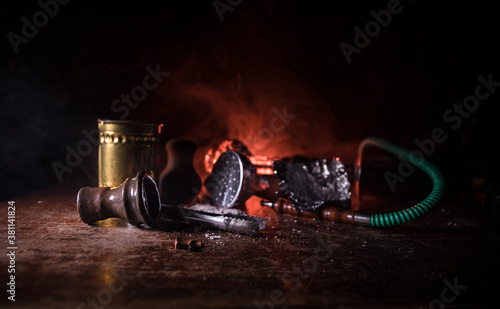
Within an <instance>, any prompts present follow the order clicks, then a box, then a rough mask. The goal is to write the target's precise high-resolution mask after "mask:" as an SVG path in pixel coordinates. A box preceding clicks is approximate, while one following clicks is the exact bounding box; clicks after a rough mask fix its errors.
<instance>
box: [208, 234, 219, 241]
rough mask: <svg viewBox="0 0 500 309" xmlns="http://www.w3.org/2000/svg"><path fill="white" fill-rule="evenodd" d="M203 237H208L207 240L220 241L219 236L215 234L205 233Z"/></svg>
mask: <svg viewBox="0 0 500 309" xmlns="http://www.w3.org/2000/svg"><path fill="white" fill-rule="evenodd" d="M205 237H208V238H209V239H212V240H213V239H220V238H221V237H222V236H220V235H216V234H214V233H206V234H205Z"/></svg>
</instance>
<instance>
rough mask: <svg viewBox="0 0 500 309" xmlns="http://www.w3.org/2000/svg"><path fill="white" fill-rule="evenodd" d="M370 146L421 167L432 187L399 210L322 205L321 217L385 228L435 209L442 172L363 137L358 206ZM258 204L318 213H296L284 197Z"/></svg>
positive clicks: (441, 188)
mask: <svg viewBox="0 0 500 309" xmlns="http://www.w3.org/2000/svg"><path fill="white" fill-rule="evenodd" d="M369 145H372V146H377V147H379V148H381V149H384V150H386V151H388V152H390V153H392V154H394V155H396V156H399V157H401V158H403V159H404V160H407V161H408V162H410V163H411V164H413V165H415V166H417V167H418V168H420V169H421V170H422V171H423V172H425V173H426V174H427V175H428V176H429V177H430V178H431V180H432V183H433V188H432V191H431V193H430V194H429V195H428V196H427V197H426V198H425V199H424V200H423V201H421V202H420V203H418V204H415V205H413V206H411V207H409V208H407V209H404V210H401V211H396V212H389V213H378V214H370V213H362V212H358V211H356V210H346V209H340V208H336V207H325V208H323V209H321V211H320V213H319V218H320V219H323V220H328V221H333V222H343V223H351V224H352V225H360V226H366V227H388V226H394V225H399V224H403V223H406V222H409V221H413V220H415V219H418V218H420V217H421V216H423V215H425V214H427V213H428V212H430V211H431V210H432V209H434V207H436V205H437V204H438V202H439V200H440V199H441V197H442V195H443V192H444V179H443V175H442V174H441V172H440V171H439V170H438V169H437V168H436V167H435V166H434V165H432V164H431V163H430V162H428V161H427V160H425V159H424V158H422V157H419V156H417V155H415V154H412V153H410V152H409V151H407V150H405V149H403V148H401V147H399V146H396V145H394V144H393V143H391V142H388V141H386V140H384V139H382V138H378V137H368V138H366V139H365V140H363V141H362V142H361V144H360V145H359V148H358V157H357V160H356V165H355V169H354V179H355V196H356V199H358V202H357V204H358V205H359V178H360V175H361V160H362V154H363V150H364V148H365V147H366V146H369ZM261 205H263V206H268V207H271V208H273V209H274V210H276V211H279V212H284V213H291V214H295V215H302V216H318V214H313V213H310V212H302V213H301V212H298V211H297V210H296V209H294V207H293V204H292V203H291V202H288V201H285V200H279V201H278V202H276V203H271V202H265V201H262V202H261Z"/></svg>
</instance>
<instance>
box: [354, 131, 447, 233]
mask: <svg viewBox="0 0 500 309" xmlns="http://www.w3.org/2000/svg"><path fill="white" fill-rule="evenodd" d="M367 145H374V146H378V147H379V148H382V149H384V150H386V151H388V152H390V153H393V154H394V155H396V156H399V157H401V158H403V159H404V160H406V161H408V162H410V163H411V164H413V165H415V166H417V167H418V168H420V169H421V170H422V171H424V172H425V173H426V174H427V175H428V176H429V177H430V178H431V180H432V183H433V188H432V191H431V193H430V194H429V195H428V196H427V197H426V198H425V199H424V200H423V201H421V202H420V203H418V204H416V205H413V206H412V207H410V208H407V209H404V210H401V211H396V212H392V213H380V214H371V215H370V214H367V215H369V216H370V226H371V227H386V226H394V225H398V224H403V223H406V222H409V221H412V220H415V219H418V218H420V217H421V216H423V215H425V214H427V213H428V212H430V211H431V210H432V209H433V208H434V207H435V206H436V205H437V203H438V202H439V200H440V199H441V197H442V196H443V193H444V179H443V175H442V174H441V172H440V171H439V170H438V169H437V168H436V167H435V166H434V165H432V164H431V163H430V162H428V161H427V160H425V159H424V158H422V157H419V156H417V155H415V154H412V153H410V152H409V151H407V150H405V149H403V148H401V147H399V146H396V145H394V144H393V143H391V142H388V141H386V140H384V139H382V138H379V137H368V138H366V139H365V140H363V142H362V143H361V144H360V146H359V149H358V159H357V161H356V167H355V171H354V173H355V180H356V188H357V189H356V191H357V195H358V197H359V176H360V174H361V158H362V153H363V149H364V148H365V147H366V146H367ZM360 219H361V218H360Z"/></svg>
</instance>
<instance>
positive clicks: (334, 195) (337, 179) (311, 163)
mask: <svg viewBox="0 0 500 309" xmlns="http://www.w3.org/2000/svg"><path fill="white" fill-rule="evenodd" d="M273 168H274V171H275V173H276V174H277V175H278V177H279V178H280V180H281V182H280V187H279V190H278V197H280V198H283V199H286V200H289V201H291V202H292V203H293V205H294V207H295V208H296V209H297V210H298V211H307V210H314V209H317V208H319V207H321V206H322V205H323V204H325V203H327V202H328V203H329V204H333V205H334V206H338V207H342V208H350V206H351V192H350V190H349V189H350V183H349V180H348V178H347V172H346V171H345V168H344V164H342V162H340V160H338V159H334V160H332V161H331V162H330V163H327V161H326V160H325V159H308V158H305V157H302V156H295V157H292V158H286V159H283V160H278V161H274V162H273Z"/></svg>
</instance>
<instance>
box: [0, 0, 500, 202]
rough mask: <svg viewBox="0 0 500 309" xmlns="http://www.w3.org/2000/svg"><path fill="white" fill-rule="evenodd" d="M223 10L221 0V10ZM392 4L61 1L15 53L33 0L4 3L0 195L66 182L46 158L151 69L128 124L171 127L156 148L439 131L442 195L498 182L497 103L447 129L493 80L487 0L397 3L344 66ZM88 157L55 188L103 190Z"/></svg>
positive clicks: (280, 148)
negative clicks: (351, 47)
mask: <svg viewBox="0 0 500 309" xmlns="http://www.w3.org/2000/svg"><path fill="white" fill-rule="evenodd" d="M223 2H224V3H226V2H225V1H223ZM387 3H388V1H305V0H304V1H279V0H278V1H250V0H244V1H243V2H242V3H241V4H240V5H238V6H236V7H234V9H233V11H227V12H225V13H224V20H223V21H222V22H221V20H220V19H219V16H218V14H217V12H216V10H215V9H214V6H213V3H212V1H140V2H139V1H135V2H133V1H128V2H123V1H78V0H74V1H71V2H69V3H68V4H65V5H59V12H58V13H57V14H56V16H54V17H51V18H50V19H49V22H48V23H47V25H46V26H44V27H43V28H40V29H39V31H38V33H37V35H36V36H35V37H34V38H32V39H30V40H29V43H27V44H20V45H19V49H20V51H19V53H17V54H16V53H15V52H14V50H13V48H12V46H11V45H10V43H9V40H8V38H7V34H8V33H9V32H14V33H16V34H21V27H22V21H21V18H22V17H23V16H26V17H27V18H28V19H31V18H32V16H33V14H35V13H36V12H37V11H39V10H40V7H39V5H38V4H37V1H2V3H1V10H0V12H1V13H0V14H1V16H0V23H1V30H2V31H1V33H0V34H1V35H2V39H1V62H0V130H1V134H0V173H1V180H0V181H1V183H0V188H1V189H0V200H4V199H8V198H13V197H15V196H17V195H20V194H24V193H26V192H29V191H33V190H37V189H41V188H45V187H49V186H54V185H57V184H58V183H59V180H58V178H57V177H56V174H55V172H54V170H53V167H52V164H53V162H60V163H62V164H64V163H65V160H66V155H67V148H66V147H68V146H69V147H72V148H73V149H75V148H76V146H77V145H78V143H79V142H80V141H82V140H85V139H86V137H85V136H84V135H82V133H81V132H82V130H83V129H86V130H91V129H93V128H96V120H97V119H98V118H110V119H118V117H117V114H116V113H114V112H113V111H112V110H111V108H110V105H111V102H112V101H113V100H115V99H117V98H119V97H120V95H121V94H122V93H130V91H131V89H132V88H133V87H134V86H137V85H140V84H141V83H142V78H143V77H144V76H145V74H146V71H145V67H146V66H148V65H149V66H150V67H152V68H154V67H155V66H156V65H157V64H159V65H160V67H161V71H163V72H169V73H170V75H169V76H168V77H166V78H165V80H164V81H163V82H162V83H161V84H160V85H159V87H158V88H156V89H155V90H153V91H150V92H148V95H147V98H146V99H145V100H144V101H142V102H140V103H139V106H138V107H137V108H136V109H133V110H131V112H130V115H129V116H128V118H127V119H129V120H141V121H150V122H159V123H163V124H164V135H163V137H162V139H163V141H166V140H168V139H170V138H174V137H176V138H185V139H190V140H193V141H195V142H196V143H197V144H198V146H199V152H198V153H197V156H196V157H195V161H196V162H195V164H199V162H201V158H202V156H203V153H204V151H206V149H207V147H209V146H211V145H213V144H217V143H218V142H219V141H220V140H222V139H224V138H239V139H241V140H243V141H244V142H245V143H247V144H250V145H249V148H250V150H252V151H253V152H254V153H258V154H264V155H272V156H286V155H293V154H305V155H308V156H324V157H327V156H333V155H339V156H341V158H342V159H343V160H344V161H345V163H352V162H353V160H354V155H355V146H356V145H357V144H358V143H359V141H360V140H361V139H362V138H364V137H366V136H371V135H374V136H381V137H384V138H387V139H389V140H391V141H394V142H396V143H398V144H400V145H402V146H405V147H407V148H409V149H414V148H415V147H416V146H415V143H414V139H416V138H418V139H420V140H422V139H425V138H428V137H430V136H431V132H432V130H433V129H434V128H436V127H441V128H443V129H444V130H445V132H446V133H447V135H448V140H447V141H446V142H445V143H443V144H441V145H438V146H437V150H436V152H435V153H434V154H433V155H432V156H431V157H430V158H429V159H430V161H432V162H434V163H435V164H436V165H437V166H438V167H439V168H440V169H441V170H442V171H443V173H444V175H445V177H446V179H447V180H448V183H449V187H450V188H451V192H460V191H462V190H467V188H468V186H469V184H470V182H471V179H473V178H475V177H476V178H477V177H481V178H484V177H494V176H497V175H498V172H499V163H498V157H499V155H500V149H499V146H498V145H499V134H498V133H499V125H498V121H497V118H498V114H497V113H496V110H497V108H496V105H497V104H498V100H499V96H498V93H495V94H494V95H492V96H491V97H490V98H489V99H488V100H486V101H483V102H481V105H480V107H479V109H478V110H477V111H476V112H475V113H474V114H473V115H472V116H471V117H470V118H468V119H464V120H463V124H462V125H461V126H460V127H459V128H458V129H457V130H452V129H451V128H450V125H449V124H447V123H445V122H444V121H443V119H442V116H443V113H444V112H445V110H447V109H448V108H450V107H452V105H453V103H462V102H463V99H464V98H465V97H467V96H469V95H473V94H474V90H475V88H476V85H477V84H478V81H477V77H478V76H479V75H482V76H483V77H485V78H486V77H487V76H488V75H489V74H490V73H492V74H493V80H500V74H498V72H499V71H498V61H497V58H498V55H499V48H498V47H497V46H498V38H499V36H498V30H499V29H500V28H499V19H498V16H497V10H496V9H495V6H494V5H493V2H484V3H482V2H477V1H475V2H465V3H461V2H451V3H436V2H430V1H429V2H426V1H412V2H409V1H401V5H402V6H403V8H404V9H403V11H402V12H401V13H399V14H397V15H393V16H392V20H391V22H390V24H389V25H388V26H387V27H386V28H383V29H382V31H381V32H380V34H379V35H378V36H377V37H375V38H372V39H371V42H370V44H369V45H368V46H367V47H365V48H363V49H362V51H361V53H360V54H354V55H352V62H351V63H350V64H348V63H347V62H346V60H345V58H344V56H343V54H342V52H341V50H340V48H339V44H340V43H341V42H346V43H348V44H353V38H354V35H355V33H354V30H353V28H354V27H356V26H358V27H360V28H364V25H365V24H366V23H367V22H369V21H371V20H373V17H372V16H371V15H370V11H371V10H375V11H379V10H381V9H386V7H387ZM283 106H286V107H287V109H288V111H289V112H290V113H294V114H296V115H297V118H296V119H295V120H294V121H293V122H292V123H291V124H290V125H289V126H287V127H286V128H285V130H284V131H283V132H280V133H279V134H276V137H275V139H274V140H273V141H272V142H271V143H269V144H265V145H254V144H253V142H250V141H251V140H252V136H255V135H256V134H257V133H258V132H259V130H261V129H262V128H265V127H266V126H267V125H268V123H269V120H270V119H271V118H272V117H273V114H272V112H271V111H272V109H273V108H276V109H278V110H282V108H283ZM96 160H97V148H94V149H93V152H92V154H91V155H89V156H84V157H83V162H82V163H81V164H79V165H78V166H76V167H74V168H73V171H72V172H70V173H65V174H63V182H64V183H71V182H73V181H77V180H78V181H81V182H82V183H88V184H94V185H95V184H96V182H97V181H96V180H97V170H96V166H97V165H96Z"/></svg>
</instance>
